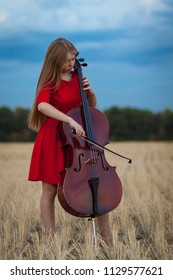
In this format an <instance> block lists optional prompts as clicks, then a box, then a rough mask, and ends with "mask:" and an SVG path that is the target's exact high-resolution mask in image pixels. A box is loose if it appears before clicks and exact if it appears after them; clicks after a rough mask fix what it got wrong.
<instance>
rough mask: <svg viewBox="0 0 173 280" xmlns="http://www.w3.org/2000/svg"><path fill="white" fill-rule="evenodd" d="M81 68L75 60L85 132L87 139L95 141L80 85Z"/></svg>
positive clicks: (86, 102)
mask: <svg viewBox="0 0 173 280" xmlns="http://www.w3.org/2000/svg"><path fill="white" fill-rule="evenodd" d="M82 66H87V64H83V65H82ZM82 66H81V64H80V61H79V60H78V59H76V68H77V74H78V79H79V87H80V94H81V99H82V109H83V116H84V123H85V130H86V133H87V136H88V138H89V139H91V140H93V141H95V136H94V129H93V125H92V120H91V114H90V109H89V105H88V99H87V95H86V92H85V91H84V89H83V84H82V78H83V74H82Z"/></svg>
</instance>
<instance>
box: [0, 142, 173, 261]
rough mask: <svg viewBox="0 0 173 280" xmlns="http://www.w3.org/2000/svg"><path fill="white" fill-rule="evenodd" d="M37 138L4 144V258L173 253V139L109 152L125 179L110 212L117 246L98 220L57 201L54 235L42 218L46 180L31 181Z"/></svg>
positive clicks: (0, 242)
mask: <svg viewBox="0 0 173 280" xmlns="http://www.w3.org/2000/svg"><path fill="white" fill-rule="evenodd" d="M32 146H33V144H32V143H9V144H7V143H1V144H0V259H1V260H5V259H6V260H19V259H20V260H37V259H38V260H49V259H50V260H76V259H81V260H84V259H87V260H92V259H98V260H101V259H120V260H152V259H156V260H170V259H173V143H172V142H118V143H111V144H109V146H108V147H109V148H111V149H112V150H114V151H116V152H117V153H121V154H123V155H125V156H127V157H130V158H132V160H133V162H132V164H129V163H128V162H126V161H125V160H122V159H119V158H117V157H115V156H112V155H110V154H109V155H108V154H106V157H107V160H108V161H109V163H110V164H111V165H113V166H116V170H117V173H118V175H119V177H120V179H121V182H122V185H123V196H122V200H121V203H120V204H119V206H118V207H117V208H116V209H114V210H113V211H112V212H111V213H110V222H111V227H112V232H113V241H114V248H109V247H108V246H107V245H106V244H105V243H104V242H103V240H102V239H101V237H100V235H99V230H98V227H97V221H96V231H97V242H96V243H94V241H93V228H92V222H90V221H88V219H86V218H79V217H75V216H71V215H69V214H68V213H66V212H65V211H64V210H63V209H62V207H61V206H60V204H59V202H58V199H57V203H56V227H57V234H56V236H55V238H54V240H50V239H49V238H48V237H47V236H46V235H45V233H44V229H43V226H42V222H41V219H40V205H39V203H40V194H41V183H40V182H35V183H34V182H28V181H27V176H28V168H29V162H30V156H31V151H32Z"/></svg>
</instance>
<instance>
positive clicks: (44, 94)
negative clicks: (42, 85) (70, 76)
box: [37, 89, 51, 104]
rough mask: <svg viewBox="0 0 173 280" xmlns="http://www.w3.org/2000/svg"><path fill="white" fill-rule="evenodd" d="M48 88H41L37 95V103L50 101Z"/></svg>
mask: <svg viewBox="0 0 173 280" xmlns="http://www.w3.org/2000/svg"><path fill="white" fill-rule="evenodd" d="M50 92H51V91H50V90H48V89H42V90H41V91H40V92H39V94H38V97H37V104H39V103H41V102H47V103H49V101H50Z"/></svg>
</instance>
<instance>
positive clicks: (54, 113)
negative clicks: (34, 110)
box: [38, 102, 85, 136]
mask: <svg viewBox="0 0 173 280" xmlns="http://www.w3.org/2000/svg"><path fill="white" fill-rule="evenodd" d="M38 110H39V111H40V112H41V113H42V114H44V115H45V116H47V117H50V118H53V119H56V120H59V121H62V122H66V123H68V124H69V125H70V127H71V128H74V129H75V131H76V135H77V136H85V131H84V130H83V128H82V126H81V125H80V124H78V123H77V122H76V121H75V120H73V119H72V118H71V117H69V116H68V115H66V114H64V113H62V112H61V111H59V110H58V109H56V108H55V107H53V106H52V105H51V104H49V103H47V102H41V103H39V104H38Z"/></svg>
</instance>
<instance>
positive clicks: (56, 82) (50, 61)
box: [28, 38, 78, 131]
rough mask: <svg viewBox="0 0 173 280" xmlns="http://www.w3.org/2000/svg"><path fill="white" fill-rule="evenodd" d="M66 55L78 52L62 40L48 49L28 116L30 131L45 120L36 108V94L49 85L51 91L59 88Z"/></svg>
mask: <svg viewBox="0 0 173 280" xmlns="http://www.w3.org/2000/svg"><path fill="white" fill-rule="evenodd" d="M68 53H74V54H75V55H77V54H78V51H77V49H76V48H75V47H74V45H73V44H72V43H71V42H69V41H68V40H66V39H64V38H58V39H56V40H54V41H53V42H52V43H51V44H50V46H49V47H48V50H47V53H46V56H45V59H44V62H43V66H42V69H41V72H40V76H39V79H38V83H37V88H36V94H35V99H34V102H33V105H32V108H31V111H30V113H29V116H28V127H29V128H31V129H32V130H35V131H38V130H39V129H40V126H41V125H42V123H43V122H44V120H45V118H46V116H44V115H43V114H42V113H41V112H40V111H39V110H38V108H37V97H38V94H39V92H40V90H41V89H42V88H43V87H46V88H48V87H49V85H51V86H52V85H53V89H55V90H56V89H57V88H58V87H59V86H60V82H61V76H60V75H61V71H62V67H63V65H64V62H65V60H66V57H67V54H68ZM51 88H52V87H51Z"/></svg>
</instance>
